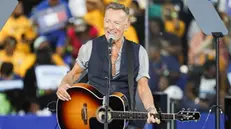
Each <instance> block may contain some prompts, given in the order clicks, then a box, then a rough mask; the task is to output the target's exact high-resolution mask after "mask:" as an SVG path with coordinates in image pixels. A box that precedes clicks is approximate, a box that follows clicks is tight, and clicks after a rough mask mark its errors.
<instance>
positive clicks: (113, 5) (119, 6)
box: [106, 2, 130, 15]
mask: <svg viewBox="0 0 231 129" xmlns="http://www.w3.org/2000/svg"><path fill="white" fill-rule="evenodd" d="M108 9H114V10H123V11H124V12H125V13H126V14H127V15H129V14H130V12H129V8H128V7H126V6H125V5H123V4H120V3H117V2H111V3H110V4H108V6H107V7H106V10H108Z"/></svg>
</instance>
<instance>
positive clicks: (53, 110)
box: [47, 101, 56, 112]
mask: <svg viewBox="0 0 231 129" xmlns="http://www.w3.org/2000/svg"><path fill="white" fill-rule="evenodd" d="M52 103H55V104H56V101H51V102H49V103H48V104H47V109H48V110H49V111H51V112H55V111H56V109H55V108H54V109H52V108H50V106H51V104H52Z"/></svg>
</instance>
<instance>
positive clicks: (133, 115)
mask: <svg viewBox="0 0 231 129" xmlns="http://www.w3.org/2000/svg"><path fill="white" fill-rule="evenodd" d="M111 115H112V119H127V120H146V119H147V118H148V114H147V113H146V112H123V111H112V112H111ZM152 115H154V117H157V118H161V120H175V119H178V114H175V113H161V116H159V114H152Z"/></svg>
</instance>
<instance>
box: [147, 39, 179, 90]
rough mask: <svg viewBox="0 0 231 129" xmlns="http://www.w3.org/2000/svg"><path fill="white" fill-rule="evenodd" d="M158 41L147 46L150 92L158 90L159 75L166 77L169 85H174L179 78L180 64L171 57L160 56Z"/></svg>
mask: <svg viewBox="0 0 231 129" xmlns="http://www.w3.org/2000/svg"><path fill="white" fill-rule="evenodd" d="M158 43H159V42H158V40H156V41H155V44H154V42H153V43H152V44H150V45H149V58H150V59H149V61H150V63H149V67H150V68H149V74H150V79H149V85H150V88H151V90H152V91H156V90H158V83H159V79H160V77H161V75H165V76H168V80H169V85H176V83H177V80H178V79H179V76H180V71H179V70H180V64H179V62H178V61H177V60H176V59H175V58H174V57H172V56H164V55H161V53H160V51H161V47H160V44H158Z"/></svg>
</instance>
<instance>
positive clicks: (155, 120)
mask: <svg viewBox="0 0 231 129" xmlns="http://www.w3.org/2000/svg"><path fill="white" fill-rule="evenodd" d="M151 114H158V112H157V111H156V108H152V109H151V110H150V111H149V112H148V119H147V123H157V124H160V119H159V118H157V117H154V116H153V115H151Z"/></svg>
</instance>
